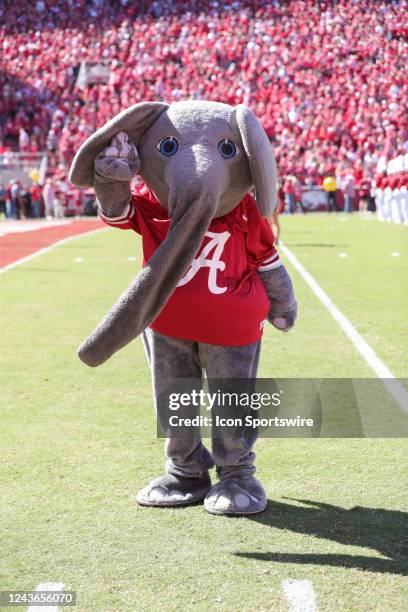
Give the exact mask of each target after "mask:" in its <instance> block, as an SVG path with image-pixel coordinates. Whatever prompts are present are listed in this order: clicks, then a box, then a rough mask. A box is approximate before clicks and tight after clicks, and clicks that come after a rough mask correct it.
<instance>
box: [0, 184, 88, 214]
mask: <svg viewBox="0 0 408 612" xmlns="http://www.w3.org/2000/svg"><path fill="white" fill-rule="evenodd" d="M96 210H97V209H96V202H95V198H94V195H93V194H92V193H91V192H89V191H81V190H80V189H76V188H74V187H73V186H72V185H71V184H70V183H69V181H68V179H67V177H66V175H65V174H61V173H57V174H55V175H54V176H53V177H48V178H47V179H46V180H45V182H44V185H39V184H38V183H33V184H32V185H31V186H28V185H27V184H26V183H25V182H24V181H21V180H11V181H8V182H6V183H1V182H0V219H1V218H2V215H3V216H4V217H6V218H7V219H39V218H44V217H45V218H46V219H62V218H64V217H69V216H77V215H83V214H85V215H95V214H96Z"/></svg>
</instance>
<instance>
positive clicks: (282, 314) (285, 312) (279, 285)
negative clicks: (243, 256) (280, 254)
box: [259, 266, 297, 332]
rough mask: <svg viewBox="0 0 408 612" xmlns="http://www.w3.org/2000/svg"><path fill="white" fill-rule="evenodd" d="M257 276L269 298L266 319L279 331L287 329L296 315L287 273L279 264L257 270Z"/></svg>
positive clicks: (293, 297) (290, 282)
mask: <svg viewBox="0 0 408 612" xmlns="http://www.w3.org/2000/svg"><path fill="white" fill-rule="evenodd" d="M259 276H260V277H261V280H262V282H263V284H264V286H265V289H266V293H267V294H268V298H269V303H270V309H269V313H268V321H269V322H270V323H272V325H273V326H274V327H276V328H277V329H279V330H280V331H283V332H287V331H289V330H290V328H291V327H293V325H294V324H295V320H296V317H297V303H296V298H295V294H294V291H293V285H292V281H291V280H290V276H289V274H288V273H287V271H286V269H285V268H284V267H283V266H280V267H279V268H276V269H275V270H269V271H268V272H259Z"/></svg>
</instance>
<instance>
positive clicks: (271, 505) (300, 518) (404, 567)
mask: <svg viewBox="0 0 408 612" xmlns="http://www.w3.org/2000/svg"><path fill="white" fill-rule="evenodd" d="M288 499H290V498H288ZM292 501H295V502H299V503H302V504H304V505H303V506H298V505H293V504H288V503H282V502H276V501H269V502H268V507H267V509H266V510H265V512H263V513H262V514H258V515H255V516H253V517H251V516H248V517H247V519H249V520H252V521H255V522H256V523H260V524H262V525H265V526H267V527H274V528H276V529H282V530H289V531H293V532H296V533H302V534H308V535H310V536H313V537H315V538H324V539H327V540H333V541H335V542H339V543H340V544H346V545H349V546H361V547H364V548H371V549H373V550H375V551H377V552H378V553H380V554H381V555H383V556H384V557H387V559H380V558H378V557H368V556H367V557H365V556H362V555H345V554H338V555H337V554H315V553H302V554H297V553H282V552H269V553H258V552H245V553H244V552H242V553H241V552H237V553H235V554H236V555H237V556H238V557H246V558H248V559H257V560H259V561H274V562H275V563H297V564H301V565H330V566H333V567H347V568H354V569H361V570H366V571H370V572H380V573H388V574H399V575H402V576H408V513H406V512H399V511H397V510H384V509H382V508H364V507H361V506H356V507H354V508H351V509H349V510H347V509H346V508H341V507H340V506H333V505H331V504H325V503H323V502H317V501H310V500H304V499H293V500H292Z"/></svg>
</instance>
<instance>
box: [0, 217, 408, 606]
mask: <svg viewBox="0 0 408 612" xmlns="http://www.w3.org/2000/svg"><path fill="white" fill-rule="evenodd" d="M282 226H283V228H282V238H283V240H284V243H285V245H286V246H287V247H288V248H289V249H290V250H291V251H292V252H293V253H294V254H295V255H296V257H297V258H298V259H299V261H301V263H302V264H303V265H304V266H305V267H306V268H307V270H308V271H309V272H310V273H311V274H312V275H313V276H314V277H315V278H316V280H317V281H318V282H319V284H320V285H321V286H322V288H323V289H324V290H325V291H326V292H327V293H328V294H329V296H330V297H331V298H332V300H333V301H334V302H335V303H336V304H337V306H338V307H339V308H340V309H341V310H342V312H343V313H344V314H345V315H346V316H347V317H348V318H349V319H350V320H351V322H352V323H353V324H354V326H355V327H356V329H357V330H358V331H359V332H360V333H361V334H362V335H363V337H364V338H365V340H366V341H367V342H368V343H369V344H370V345H371V347H372V348H373V349H374V350H375V351H376V353H377V354H378V356H379V357H380V358H381V359H382V360H383V361H384V362H385V363H386V364H387V366H388V367H389V368H390V369H391V371H392V372H393V374H394V375H395V376H398V377H401V378H402V377H407V373H408V372H407V370H408V368H407V359H406V348H407V346H408V331H407V298H408V286H407V285H408V282H407V267H408V263H407V262H408V240H407V232H408V228H406V227H401V226H395V225H391V224H380V223H378V222H377V221H376V220H375V219H371V218H366V219H364V218H360V217H358V216H357V215H354V216H352V217H344V216H343V215H338V216H335V215H333V216H331V217H330V216H327V215H306V216H305V217H302V216H296V217H293V218H287V217H284V218H283V219H282ZM140 252H141V251H140V241H139V237H138V236H136V235H135V234H132V233H130V232H120V231H119V230H107V231H106V232H102V233H99V234H95V235H92V236H88V237H86V236H85V237H80V238H78V239H76V240H74V241H71V242H69V243H66V244H65V245H62V246H60V247H58V248H56V249H54V250H52V251H50V252H49V253H47V254H44V255H42V256H40V257H38V258H35V259H33V260H31V261H28V262H26V263H25V264H23V265H21V266H19V267H17V268H15V269H13V270H10V271H8V272H6V273H5V274H4V275H2V277H1V278H0V282H1V286H2V288H1V317H2V358H3V364H2V368H1V376H2V382H1V396H2V411H1V438H0V462H1V463H0V540H1V541H0V551H1V555H0V590H6V589H7V590H22V589H26V590H32V589H34V588H35V587H36V585H37V584H38V583H40V582H44V581H57V582H63V583H64V585H65V588H66V589H67V590H75V591H77V596H78V599H77V608H76V609H77V610H78V611H81V612H82V611H89V610H109V611H113V610H115V611H116V610H120V611H122V610H129V611H130V610H158V609H161V608H163V609H164V608H165V609H167V610H176V609H181V610H190V609H193V608H195V609H197V610H212V609H217V610H226V611H233V610H234V611H235V610H237V611H238V610H239V611H249V610H251V611H252V610H254V611H255V610H257V611H258V610H278V611H281V610H282V611H284V610H287V609H288V607H287V603H286V601H285V599H284V597H283V594H282V590H281V583H282V581H283V580H286V579H308V580H310V581H312V583H313V586H314V590H315V593H316V598H317V605H318V608H319V610H324V611H327V612H329V611H330V612H331V611H333V610H336V612H337V611H361V612H366V611H369V610H370V611H371V610H376V611H381V612H384V611H391V610H398V611H404V610H406V609H407V601H408V580H407V576H408V470H407V461H406V456H407V450H408V441H407V440H406V439H371V440H370V439H309V440H307V439H303V440H297V439H286V440H284V439H279V440H273V439H266V440H265V439H264V440H260V441H259V443H258V445H257V457H258V460H257V466H258V474H259V476H260V478H261V479H262V481H263V483H264V485H265V486H266V489H267V493H268V498H269V500H270V501H269V505H268V509H267V511H266V512H265V513H263V514H261V515H260V516H258V517H253V518H252V519H247V518H242V519H228V518H225V517H215V516H211V515H208V514H206V512H205V511H204V509H203V508H202V506H195V507H191V508H186V509H174V510H161V509H148V508H141V507H138V506H137V505H136V504H135V501H134V497H135V494H136V492H137V490H138V489H139V488H141V487H142V486H143V485H145V484H146V483H147V482H148V481H149V479H151V478H152V477H155V476H157V475H159V474H160V473H161V472H162V469H163V450H162V446H163V441H162V440H157V439H156V425H155V419H154V414H153V408H152V400H151V387H150V375H149V371H148V367H147V363H146V361H145V356H144V352H143V348H142V345H141V342H140V341H139V340H137V341H136V342H134V343H132V344H131V345H130V346H128V347H126V349H124V350H122V351H121V352H120V353H118V354H117V355H115V356H114V357H113V358H112V360H111V361H109V362H108V363H107V364H105V365H104V366H102V367H101V368H99V369H95V370H93V369H89V368H86V367H85V366H84V365H83V364H82V363H81V362H80V361H79V360H78V359H77V358H76V356H75V348H76V347H77V345H78V344H79V342H80V341H81V340H82V339H83V338H84V337H85V335H87V334H88V333H89V331H90V330H91V329H92V328H93V326H94V325H95V324H96V323H97V322H98V321H99V319H100V317H101V316H102V315H103V314H104V312H105V311H106V310H107V309H108V307H110V305H111V304H112V302H113V301H114V299H115V298H116V297H117V296H118V295H119V293H120V292H121V290H122V289H123V288H124V287H125V286H126V285H127V283H128V282H129V281H130V279H131V278H132V277H133V275H134V274H135V271H136V270H137V269H138V267H139V259H140ZM339 253H345V254H346V255H347V257H339ZM391 253H399V256H395V255H394V256H392V255H391ZM135 254H136V256H137V258H136V262H135V261H129V259H128V258H129V256H132V255H135ZM77 257H82V258H83V261H82V262H81V263H76V262H75V261H74V260H75V258H77ZM288 270H289V271H290V272H291V274H292V277H293V281H294V284H295V288H296V292H297V297H298V302H299V319H298V323H297V325H296V329H295V330H293V331H292V332H291V333H290V334H288V335H284V334H280V333H279V332H278V331H276V330H273V329H272V328H271V327H269V328H268V329H267V330H266V332H265V336H264V346H263V354H262V361H261V368H260V375H261V376H265V377H319V378H321V377H355V378H358V377H361V378H365V377H372V376H374V374H373V372H372V370H371V369H370V368H369V366H368V365H367V363H366V362H365V361H364V360H363V358H362V357H361V356H360V354H359V353H358V352H357V351H356V349H355V347H354V346H353V345H352V343H351V342H350V340H349V339H348V338H347V337H346V336H345V335H344V333H343V332H342V331H341V330H340V328H339V327H338V325H337V323H336V322H335V321H334V320H333V319H332V317H331V316H330V315H329V313H328V311H327V310H326V309H325V307H324V306H323V305H322V304H321V303H320V302H319V300H318V299H317V298H316V296H315V295H314V294H313V293H312V292H311V290H310V288H309V287H308V286H307V285H306V284H305V282H304V281H303V279H302V278H301V277H300V276H299V275H298V274H297V272H296V271H294V270H293V269H292V267H291V266H290V265H289V264H288ZM11 609H14V608H10V610H11ZM67 609H68V608H67Z"/></svg>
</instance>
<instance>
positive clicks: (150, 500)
mask: <svg viewBox="0 0 408 612" xmlns="http://www.w3.org/2000/svg"><path fill="white" fill-rule="evenodd" d="M210 490H211V479H210V476H209V474H208V472H205V473H204V474H203V475H202V476H201V478H184V477H180V476H176V475H175V474H164V476H160V477H159V478H156V479H155V480H152V482H151V483H150V484H148V485H147V487H145V488H144V489H142V490H141V491H139V493H138V494H137V497H136V501H137V503H138V504H140V505H141V506H161V507H168V506H188V505H190V504H195V503H197V502H201V501H203V499H204V498H205V496H206V495H207V493H208V492H209V491H210Z"/></svg>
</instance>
